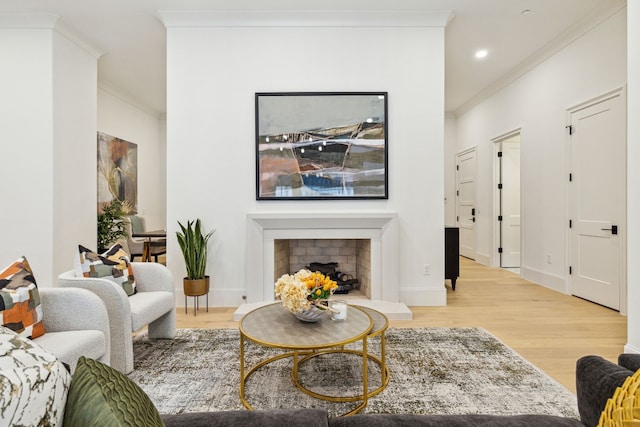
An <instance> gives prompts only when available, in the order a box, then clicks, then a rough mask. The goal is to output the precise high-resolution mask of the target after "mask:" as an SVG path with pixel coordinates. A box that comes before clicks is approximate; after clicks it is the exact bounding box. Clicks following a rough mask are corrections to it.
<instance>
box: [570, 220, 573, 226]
mask: <svg viewBox="0 0 640 427" xmlns="http://www.w3.org/2000/svg"><path fill="white" fill-rule="evenodd" d="M571 227H573V221H572V220H569V228H571Z"/></svg>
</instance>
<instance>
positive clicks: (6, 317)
mask: <svg viewBox="0 0 640 427" xmlns="http://www.w3.org/2000/svg"><path fill="white" fill-rule="evenodd" d="M0 323H1V324H2V326H5V327H7V328H9V329H11V330H13V331H16V332H17V333H19V334H20V335H22V336H23V337H25V338H37V337H39V336H41V335H44V325H43V324H42V306H41V305H40V294H39V293H38V285H37V284H36V279H35V277H34V276H33V272H32V271H31V267H30V266H29V262H28V261H27V258H25V257H20V258H18V259H17V260H16V261H15V262H13V263H12V264H11V265H10V266H8V267H7V268H5V269H4V270H3V271H2V272H0Z"/></svg>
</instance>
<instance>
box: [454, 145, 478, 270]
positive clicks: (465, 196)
mask: <svg viewBox="0 0 640 427" xmlns="http://www.w3.org/2000/svg"><path fill="white" fill-rule="evenodd" d="M475 204H476V149H475V147H474V148H472V149H470V150H466V151H463V152H461V153H458V154H457V155H456V217H457V222H458V228H459V229H460V255H462V256H464V257H467V258H471V259H473V260H475V259H476V229H475V222H476V218H475V213H476V209H475Z"/></svg>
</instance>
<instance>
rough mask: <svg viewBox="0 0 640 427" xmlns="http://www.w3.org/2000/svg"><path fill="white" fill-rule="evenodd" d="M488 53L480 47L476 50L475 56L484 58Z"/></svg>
mask: <svg viewBox="0 0 640 427" xmlns="http://www.w3.org/2000/svg"><path fill="white" fill-rule="evenodd" d="M488 54H489V52H487V51H486V50H485V49H482V50H479V51H477V52H476V54H475V57H476V58H477V59H482V58H486V57H487V55H488Z"/></svg>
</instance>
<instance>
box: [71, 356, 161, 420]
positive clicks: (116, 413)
mask: <svg viewBox="0 0 640 427" xmlns="http://www.w3.org/2000/svg"><path fill="white" fill-rule="evenodd" d="M93 425H100V426H104V427H107V426H109V427H110V426H114V427H115V426H118V427H120V426H122V427H125V426H126V427H131V426H140V427H153V426H160V427H164V422H163V421H162V418H160V414H159V413H158V410H157V409H156V407H155V406H154V405H153V402H151V399H149V396H147V395H146V393H145V392H144V391H143V390H142V389H141V388H140V387H138V385H137V384H135V383H133V382H132V381H131V380H129V378H127V376H126V375H124V374H123V373H121V372H119V371H117V370H115V369H113V368H111V367H110V366H107V365H105V364H103V363H100V362H98V361H96V360H93V359H87V358H86V357H84V356H82V357H80V359H78V364H77V366H76V370H75V371H74V373H73V377H72V378H71V388H70V390H69V395H68V397H67V406H66V407H65V413H64V427H87V426H93Z"/></svg>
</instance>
